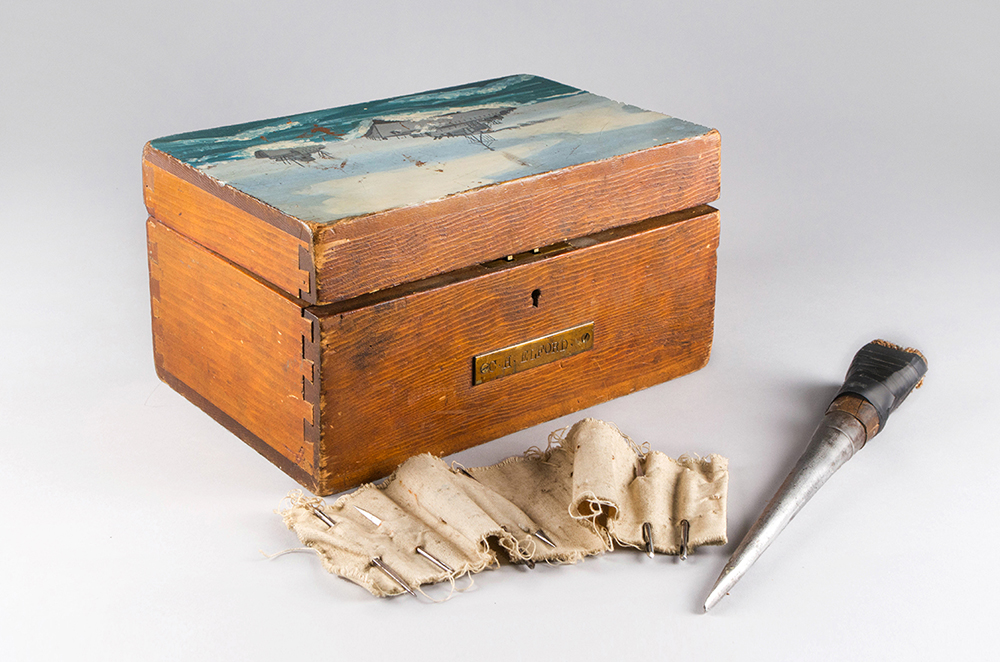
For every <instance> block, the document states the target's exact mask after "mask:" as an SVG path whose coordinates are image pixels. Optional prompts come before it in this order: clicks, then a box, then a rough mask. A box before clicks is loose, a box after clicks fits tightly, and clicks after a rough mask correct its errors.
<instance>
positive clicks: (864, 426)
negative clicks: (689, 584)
mask: <svg viewBox="0 0 1000 662" xmlns="http://www.w3.org/2000/svg"><path fill="white" fill-rule="evenodd" d="M926 372H927V361H926V359H925V358H924V356H923V355H922V354H921V353H920V352H918V351H917V350H915V349H903V348H902V347H900V346H898V345H893V344H891V343H887V342H885V341H882V340H876V341H874V342H871V343H868V344H867V345H865V346H864V347H862V348H861V350H860V351H858V353H857V354H856V355H855V357H854V360H853V361H852V362H851V367H850V368H849V369H848V371H847V379H846V380H845V381H844V385H843V386H842V387H841V389H840V391H839V393H838V394H837V397H836V398H834V400H833V403H832V404H831V405H830V407H829V409H827V412H826V415H825V416H824V417H823V420H822V421H821V422H820V424H819V426H818V427H817V428H816V432H815V433H813V436H812V439H811V441H810V442H809V446H808V447H807V448H806V450H805V453H803V454H802V457H801V458H799V461H798V463H797V464H796V465H795V468H794V469H792V472H791V473H790V474H788V477H787V478H786V479H785V482H784V483H783V484H782V485H781V487H780V488H778V491H777V493H776V494H775V495H774V497H773V498H772V499H771V501H770V502H769V503H768V504H767V507H765V508H764V512H763V513H761V515H760V517H759V518H758V519H757V521H756V523H755V524H754V525H753V527H751V529H750V531H749V532H748V533H747V535H746V536H745V537H744V538H743V542H741V543H740V545H739V547H737V548H736V551H735V552H733V555H732V557H731V558H730V559H729V562H728V563H727V564H726V567H725V568H724V569H723V570H722V574H721V575H720V576H719V579H718V580H717V581H716V583H715V587H714V588H713V589H712V591H711V593H709V595H708V599H707V600H705V611H708V610H709V609H711V608H712V607H714V606H715V605H716V603H718V602H719V600H721V599H722V598H723V596H725V595H726V594H727V593H728V592H729V590H730V589H731V588H732V587H733V586H734V585H735V584H736V582H738V581H739V580H740V578H741V577H742V576H743V575H744V573H746V571H747V570H748V569H749V568H750V566H752V565H753V564H754V562H755V561H756V560H757V559H758V558H759V557H760V555H761V554H762V553H763V552H764V550H765V549H767V548H768V546H769V545H770V544H771V543H772V542H773V541H774V539H775V538H776V537H777V536H778V534H779V533H781V531H782V530H783V529H784V528H785V526H786V525H787V524H788V523H789V522H790V521H791V520H792V518H793V517H795V515H796V513H798V512H799V510H801V509H802V506H804V505H805V504H806V502H807V501H809V499H810V498H811V497H812V495H813V494H815V493H816V491H817V490H819V488H820V487H822V486H823V484H824V483H826V481H827V479H828V478H830V476H832V475H833V474H834V472H836V471H837V469H839V468H840V467H841V466H842V465H843V464H844V463H845V462H847V460H849V459H851V457H852V456H853V455H854V453H856V452H857V451H859V450H861V448H862V447H863V446H864V445H865V443H867V442H868V440H869V439H871V438H872V437H874V436H875V435H876V434H878V433H879V432H880V431H881V430H882V429H883V428H884V427H885V422H886V419H887V418H888V417H889V414H891V413H892V412H893V411H894V410H895V409H896V407H898V406H899V404H900V403H901V402H903V400H905V399H906V396H907V395H909V394H910V392H911V391H912V390H913V389H914V388H915V387H916V386H918V385H919V384H920V382H921V381H922V380H923V377H924V374H925V373H926Z"/></svg>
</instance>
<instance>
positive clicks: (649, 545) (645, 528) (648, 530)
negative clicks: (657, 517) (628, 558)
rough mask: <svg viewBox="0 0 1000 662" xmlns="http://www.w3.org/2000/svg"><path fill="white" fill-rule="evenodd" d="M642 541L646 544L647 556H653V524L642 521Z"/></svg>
mask: <svg viewBox="0 0 1000 662" xmlns="http://www.w3.org/2000/svg"><path fill="white" fill-rule="evenodd" d="M642 542H643V543H645V545H646V556H648V557H649V558H653V525H652V524H650V523H649V522H643V523H642Z"/></svg>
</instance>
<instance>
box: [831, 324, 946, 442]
mask: <svg viewBox="0 0 1000 662" xmlns="http://www.w3.org/2000/svg"><path fill="white" fill-rule="evenodd" d="M926 372H927V361H926V359H924V357H923V355H921V354H920V352H918V351H916V350H913V349H903V348H902V347H898V346H896V345H890V344H889V343H886V342H884V341H874V342H870V343H868V344H867V345H865V346H864V347H862V348H861V349H860V350H858V353H857V354H855V356H854V360H853V361H851V367H850V368H848V370H847V379H846V380H845V381H844V385H843V386H841V387H840V392H838V393H837V397H840V396H841V395H844V394H852V395H858V396H860V397H862V398H864V399H865V400H867V401H868V402H870V403H871V404H872V406H873V407H875V410H876V411H877V412H878V419H879V427H878V429H879V431H882V430H883V429H885V423H886V420H887V419H888V418H889V414H891V413H892V412H893V411H895V409H896V407H898V406H899V405H900V403H901V402H903V400H905V399H906V396H908V395H909V394H910V391H912V390H913V389H914V387H915V386H917V384H919V383H920V380H921V379H923V377H924V374H925V373H926ZM835 399H836V398H835Z"/></svg>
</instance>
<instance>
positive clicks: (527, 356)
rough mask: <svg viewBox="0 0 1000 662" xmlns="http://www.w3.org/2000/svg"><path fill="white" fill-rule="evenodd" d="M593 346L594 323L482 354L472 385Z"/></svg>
mask: <svg viewBox="0 0 1000 662" xmlns="http://www.w3.org/2000/svg"><path fill="white" fill-rule="evenodd" d="M593 347H594V323H593V322H587V323H586V324H581V325H579V326H574V327H573V328H572V329H566V330H565V331H559V332H557V333H550V334H549V335H547V336H542V337H541V338H535V339H534V340H529V341H527V342H522V343H518V344H517V345H511V346H510V347H504V348H503V349H498V350H496V351H494V352H489V353H488V354H480V355H479V356H477V357H475V360H474V361H473V371H474V374H473V383H475V384H482V383H483V382H488V381H490V380H493V379H499V378H500V377H506V376H508V375H513V374H514V373H515V372H523V371H525V370H528V369H530V368H536V367H538V366H540V365H545V364H546V363H552V362H553V361H558V360H559V359H564V358H566V357H568V356H573V355H574V354H579V353H580V352H586V351H587V350H588V349H592V348H593Z"/></svg>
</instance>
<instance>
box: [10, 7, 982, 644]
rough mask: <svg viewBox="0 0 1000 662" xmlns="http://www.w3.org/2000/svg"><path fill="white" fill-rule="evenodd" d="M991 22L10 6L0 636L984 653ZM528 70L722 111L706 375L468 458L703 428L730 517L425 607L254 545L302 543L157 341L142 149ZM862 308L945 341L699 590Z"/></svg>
mask: <svg viewBox="0 0 1000 662" xmlns="http://www.w3.org/2000/svg"><path fill="white" fill-rule="evenodd" d="M998 19H1000V12H998V10H997V6H996V5H995V4H994V3H987V2H976V3H973V2H923V3H919V4H918V3H912V2H895V3H893V2H838V3H826V4H824V3H808V2H807V3H802V2H790V1H789V2H753V3H743V4H738V3H733V2H697V3H684V4H672V3H651V2H647V3H639V2H635V3H632V2H619V3H617V4H611V3H593V2H589V3H585V2H577V3H566V4H564V5H560V4H554V3H553V4H542V3H537V2H506V3H500V2H472V1H471V0H465V1H464V2H455V3H428V2H424V3H401V2H382V3H378V4H370V5H366V4H364V3H352V4H346V3H337V2H311V3H309V2H302V3H295V2H289V3H283V4H278V3H274V4H265V3H262V2H257V3H246V2H231V3H210V2H166V3H146V2H90V3H70V2H63V3H45V2H33V3H13V2H7V3H4V8H3V9H2V10H0V56H2V59H0V62H2V67H0V69H2V70H0V132H2V133H0V223H2V231H3V239H2V244H0V284H2V285H0V531H2V532H3V533H2V538H0V541H2V542H0V656H3V657H4V658H5V659H53V658H57V657H65V658H69V659H92V658H93V659H186V660H190V659H276V658H278V656H279V655H280V656H283V657H285V658H287V659H314V658H316V657H317V656H321V657H329V658H334V659H343V658H344V657H348V656H353V657H357V658H361V657H362V656H366V657H367V656H371V657H372V658H373V659H375V658H376V657H382V656H386V655H389V656H392V657H399V658H403V659H449V658H454V657H458V656H460V655H461V656H462V657H468V658H474V659H503V660H510V659H519V658H523V659H531V658H535V659H546V660H553V659H566V657H567V654H568V653H570V652H573V653H575V654H576V655H577V657H578V658H579V659H609V657H610V656H623V657H624V656H626V655H627V656H629V657H630V658H632V659H643V658H645V659H662V658H664V657H667V656H670V657H672V658H676V659H685V660H700V659H719V658H723V657H725V658H727V659H734V658H739V659H755V658H760V659H778V660H782V659H805V658H812V659H840V660H843V659H855V658H856V659H921V658H922V659H930V658H942V657H944V658H946V659H948V658H950V659H962V658H964V657H978V658H983V657H986V656H987V651H988V648H987V643H988V642H989V641H990V640H992V639H993V637H991V636H990V635H991V634H992V633H991V630H990V629H989V628H991V627H992V626H993V624H994V622H995V620H996V616H997V612H998V610H997V607H996V591H997V589H998V588H1000V585H998V584H1000V582H998V579H1000V570H998V564H997V563H995V561H994V559H995V556H996V545H997V543H998V542H1000V532H998V528H997V514H996V511H997V503H998V499H997V496H996V491H995V489H996V488H995V486H994V485H995V483H996V482H997V481H996V478H995V476H996V472H997V467H998V459H1000V457H998V455H1000V451H998V444H997V437H998V435H997V432H996V428H995V424H996V421H995V416H993V415H991V414H992V413H993V412H994V411H996V410H997V407H998V405H1000V393H998V389H997V387H996V385H995V384H996V372H997V369H996V366H997V365H998V359H1000V356H998V349H997V343H996V341H995V336H994V335H993V334H994V333H995V330H996V328H997V326H998V321H1000V314H998V310H997V303H998V294H1000V268H998V266H997V263H996V259H995V255H996V252H997V240H998V227H997V224H996V222H995V220H996V216H997V209H998V202H1000V200H998V192H997V191H998V188H997V186H996V182H997V179H998V177H997V175H998V174H1000V173H998V165H997V163H998V160H997V154H998V148H1000V132H998V131H997V128H996V124H995V122H996V119H997V117H998V114H1000V113H998V110H1000V108H998V105H1000V95H998V87H997V84H998V79H1000V76H998V74H1000V71H998V63H1000V50H998V46H997V28H998V25H1000V21H998ZM522 72H524V73H535V74H539V75H543V76H546V77H549V78H552V79H555V80H558V81H561V82H565V83H568V84H570V85H574V86H577V87H581V88H584V89H587V90H591V91H593V92H596V93H598V94H602V95H605V96H609V97H612V98H615V99H619V100H622V101H627V102H629V103H633V104H636V105H639V106H642V107H645V108H649V109H653V110H658V111H661V112H665V113H668V114H672V115H676V116H678V117H682V118H685V119H689V120H692V121H696V122H699V123H702V124H707V125H709V126H713V127H716V128H718V129H719V130H720V131H721V133H722V136H723V195H722V198H721V199H720V200H719V202H718V206H719V208H720V209H721V210H722V214H723V216H722V218H723V235H722V245H721V248H720V251H719V276H718V302H717V320H716V340H715V345H714V350H713V355H712V360H711V363H710V364H709V366H708V367H707V368H705V369H704V370H702V371H700V372H698V373H696V374H693V375H690V376H687V377H684V378H681V379H679V380H676V381H674V382H671V383H667V384H664V385H662V386H658V387H655V388H652V389H648V390H646V391H644V392H640V393H636V394H634V395H632V396H629V397H626V398H621V399H619V400H616V401H614V402H611V403H608V404H605V405H602V406H599V407H595V408H592V409H590V410H588V411H586V412H582V413H580V414H577V415H574V416H570V417H566V418H565V419H562V420H558V421H553V422H551V423H548V424H545V425H541V426H538V427H536V428H533V429H529V430H525V431H523V432H520V433H518V434H515V435H512V436H510V437H506V438H503V439H499V440H496V441H494V442H492V443H489V444H486V445H484V446H481V447H478V448H476V449H473V450H470V451H466V452H465V453H462V454H460V456H458V457H459V459H461V460H462V461H463V462H464V463H466V464H467V465H470V466H475V465H478V464H487V463H492V462H495V461H498V460H500V459H502V458H504V457H506V456H508V455H512V454H516V453H520V452H521V451H523V450H524V449H525V448H527V447H528V446H531V445H537V444H540V443H543V442H544V439H545V437H546V435H547V433H548V432H549V430H551V429H553V428H555V427H559V426H562V425H565V424H568V423H571V422H573V421H575V420H577V419H578V418H580V417H581V416H583V415H584V414H586V415H591V416H596V417H599V418H604V419H606V420H611V421H614V422H616V423H617V424H618V425H619V426H621V428H622V429H624V430H625V431H626V432H628V433H629V434H630V435H631V436H633V437H634V438H636V439H637V440H639V441H648V442H649V443H650V444H651V445H652V447H653V448H655V449H657V450H661V451H663V452H665V453H667V454H670V455H672V456H677V455H679V454H681V453H683V452H695V453H699V454H708V453H711V452H717V453H721V454H724V455H726V456H728V457H729V458H730V470H731V481H730V520H729V531H730V538H731V542H730V544H729V545H727V546H725V547H723V548H703V549H699V550H698V551H697V552H696V553H695V554H694V556H693V557H692V558H691V559H690V560H688V562H687V563H684V564H682V563H679V562H677V561H675V560H674V559H672V558H666V557H661V558H657V559H655V560H653V561H650V560H649V559H646V558H645V557H644V556H641V555H640V554H637V553H632V552H624V551H622V552H615V553H613V554H609V555H606V556H604V557H601V558H596V559H590V560H587V561H585V562H584V563H582V564H580V565H579V566H575V567H555V568H549V567H543V568H538V569H536V570H535V571H534V572H527V571H524V570H520V569H516V568H510V567H506V568H503V569H501V570H499V571H496V572H489V573H484V574H482V575H479V576H477V577H476V582H475V588H474V589H473V590H471V591H468V592H466V593H464V594H462V595H459V596H457V597H456V598H454V599H453V600H451V601H449V602H447V603H445V604H442V605H436V606H435V605H425V604H418V603H416V602H415V601H413V600H412V599H393V600H386V601H381V600H375V599H373V598H371V597H369V596H368V594H367V593H365V592H364V591H363V590H361V589H359V588H357V587H355V586H352V585H351V584H349V583H347V582H344V581H341V580H338V579H336V578H334V577H331V576H328V575H326V574H325V573H324V572H323V571H322V569H321V568H320V566H319V564H318V562H317V561H316V560H315V559H314V558H311V557H309V556H307V555H287V556H283V557H281V558H279V559H276V560H273V561H266V560H264V559H263V557H262V556H261V550H263V551H265V552H276V551H278V550H282V549H285V548H288V547H292V546H295V545H296V544H297V541H296V540H295V539H294V536H293V535H292V534H291V533H290V532H288V531H287V530H285V529H284V527H283V526H282V524H281V522H280V519H279V518H278V517H277V515H275V514H274V512H273V511H274V510H275V509H277V508H279V507H280V506H281V500H282V498H283V497H284V495H285V494H286V493H287V492H288V491H289V490H291V489H293V488H294V487H295V484H294V483H293V482H292V481H291V480H290V479H288V478H286V477H285V476H284V475H283V474H281V473H280V472H279V471H278V470H276V469H274V468H273V467H272V466H271V465H270V464H269V463H267V462H266V461H265V460H263V459H262V458H260V457H259V456H257V455H256V454H255V453H254V452H253V451H252V450H250V449H249V448H248V447H246V446H244V445H243V444H242V443H241V442H240V441H238V440H237V439H236V438H235V437H233V436H232V435H230V434H229V433H228V432H226V431H225V430H224V429H223V428H222V427H220V426H219V425H217V424H216V423H214V422H213V421H212V420H210V419H209V418H208V417H207V416H206V415H205V414H203V413H202V412H201V411H199V410H198V409H196V408H195V407H194V406H192V405H190V404H189V403H187V401H185V400H183V399H182V398H181V397H180V396H178V395H176V394H175V393H173V392H172V391H171V390H170V389H169V388H167V387H166V386H164V385H161V384H159V382H158V381H157V379H156V377H155V375H154V372H153V366H152V358H151V354H152V352H151V341H150V331H149V308H148V291H147V275H146V263H145V245H144V227H143V221H144V218H145V212H144V208H143V204H142V198H141V180H140V168H139V163H140V151H141V149H142V145H143V144H144V142H145V141H147V140H149V139H151V138H155V137H158V136H163V135H167V134H171V133H176V132H181V131H187V130H194V129H200V128H207V127H213V126H217V125H221V124H230V123H236V122H242V121H247V120H253V119H259V118H264V117H272V116H277V115H282V114H288V113H294V112H301V111H306V110H313V109H318V108H325V107H330V106H336V105H342V104H347V103H355V102H362V101H365V100H369V99H376V98H383V97H388V96H394V95H398V94H405V93H410V92H418V91H422V90H426V89H432V88H437V87H443V86H449V85H456V84H461V83H465V82H470V81H475V80H481V79H484V78H491V77H497V76H502V75H507V74H512V73H522ZM991 256H993V257H991ZM876 337H885V338H888V339H891V340H893V341H895V342H899V343H902V344H907V345H914V346H918V347H920V348H921V349H922V350H923V351H924V352H925V354H926V355H927V357H928V359H929V363H930V373H929V376H928V380H927V384H926V386H925V388H923V389H921V390H920V391H917V392H916V393H915V394H914V395H913V396H912V397H911V398H910V400H908V401H907V402H906V404H905V405H904V406H903V407H902V408H901V409H900V410H899V411H898V412H897V413H896V414H895V415H894V418H893V419H892V421H891V422H890V424H889V425H888V426H887V429H886V431H885V432H884V433H883V434H882V435H880V436H879V437H878V438H877V439H876V441H875V442H873V443H872V444H871V445H870V446H869V447H868V448H866V449H865V450H864V451H862V453H861V454H860V455H859V456H857V457H856V458H855V459H854V460H853V461H852V462H850V463H849V464H848V465H847V466H846V467H845V468H844V469H843V470H841V472H840V473H839V474H838V475H837V476H835V477H834V478H833V480H831V481H830V482H829V483H828V484H827V485H826V486H825V487H824V488H823V490H822V491H821V492H820V493H819V495H818V496H817V497H816V498H815V499H813V501H812V502H811V503H810V504H809V506H808V507H807V509H806V510H805V511H803V513H802V514H800V516H799V517H798V518H797V519H796V520H795V522H794V523H793V524H792V525H791V526H790V527H789V528H788V529H787V530H786V531H785V532H784V534H783V535H782V537H781V538H780V539H779V541H778V543H776V544H775V546H773V547H772V548H771V549H770V550H769V551H768V552H767V553H766V554H765V555H764V557H763V558H762V559H761V561H760V562H759V563H758V564H757V566H755V567H754V568H753V570H752V571H751V573H750V574H749V575H747V577H746V578H744V580H743V581H742V582H741V583H740V584H738V585H737V587H736V588H735V589H734V591H733V593H732V595H730V596H729V597H728V598H726V599H725V600H724V601H723V602H722V603H721V604H720V605H719V606H718V607H717V608H716V609H715V610H714V611H713V612H712V613H710V614H708V615H701V614H700V613H699V612H700V605H701V603H702V601H703V600H704V597H705V595H706V593H707V591H708V589H709V588H710V586H711V585H712V583H713V582H714V580H715V577H716V576H717V575H718V573H719V571H720V570H721V568H722V565H723V564H724V562H725V560H726V558H727V557H728V555H729V553H730V552H731V551H732V549H733V547H734V546H735V543H736V542H737V541H738V539H739V538H741V537H742V535H743V534H744V533H745V531H746V530H747V528H748V527H749V525H750V523H751V522H752V521H753V519H754V518H755V517H756V515H757V513H758V512H759V510H760V509H761V507H762V506H763V504H764V502H765V501H766V500H767V499H768V498H769V497H770V494H771V493H772V492H773V490H774V489H775V488H776V487H777V485H778V484H779V483H780V482H781V480H782V478H783V477H784V475H785V473H786V472H787V471H788V469H789V468H790V466H791V464H792V463H793V462H794V460H795V458H796V457H797V456H798V454H799V452H800V451H801V448H802V446H803V444H804V443H805V440H806V439H807V437H808V435H809V433H810V431H811V429H812V427H813V425H814V424H815V422H816V420H817V419H818V416H819V414H820V412H821V411H822V410H823V408H824V407H825V405H826V403H827V401H828V400H829V398H830V397H831V395H832V393H833V391H834V389H835V388H836V387H837V385H839V383H840V381H841V379H842V376H843V373H844V371H845V370H846V367H847V364H848V362H849V360H850V358H851V357H852V356H853V354H854V352H855V351H856V350H857V349H858V348H859V347H860V346H861V345H862V344H864V343H865V342H867V341H868V340H871V339H872V338H876ZM635 656H641V657H635Z"/></svg>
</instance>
